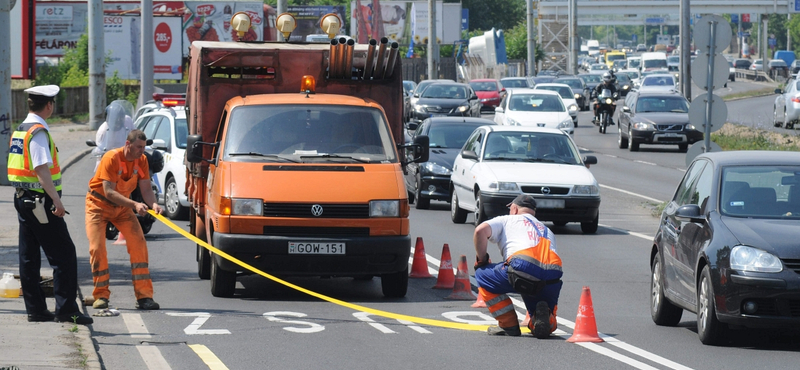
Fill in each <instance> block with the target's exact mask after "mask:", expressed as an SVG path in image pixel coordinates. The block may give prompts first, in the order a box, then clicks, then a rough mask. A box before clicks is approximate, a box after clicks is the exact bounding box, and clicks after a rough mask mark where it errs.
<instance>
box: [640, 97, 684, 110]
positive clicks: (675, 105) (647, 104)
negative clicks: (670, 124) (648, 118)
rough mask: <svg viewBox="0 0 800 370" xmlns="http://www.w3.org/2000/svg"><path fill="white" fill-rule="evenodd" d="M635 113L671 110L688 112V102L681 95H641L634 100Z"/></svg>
mask: <svg viewBox="0 0 800 370" xmlns="http://www.w3.org/2000/svg"><path fill="white" fill-rule="evenodd" d="M636 112H637V113H653V112H671V113H689V104H688V103H687V102H686V99H684V98H681V97H660V96H647V97H641V98H639V100H638V101H637V102H636Z"/></svg>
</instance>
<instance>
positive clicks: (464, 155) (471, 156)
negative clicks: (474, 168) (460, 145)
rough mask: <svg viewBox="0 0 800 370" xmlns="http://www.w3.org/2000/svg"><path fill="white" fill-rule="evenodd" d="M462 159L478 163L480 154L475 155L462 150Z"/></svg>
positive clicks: (470, 151)
mask: <svg viewBox="0 0 800 370" xmlns="http://www.w3.org/2000/svg"><path fill="white" fill-rule="evenodd" d="M461 158H464V159H472V160H475V161H477V160H478V153H475V152H474V151H472V150H462V151H461Z"/></svg>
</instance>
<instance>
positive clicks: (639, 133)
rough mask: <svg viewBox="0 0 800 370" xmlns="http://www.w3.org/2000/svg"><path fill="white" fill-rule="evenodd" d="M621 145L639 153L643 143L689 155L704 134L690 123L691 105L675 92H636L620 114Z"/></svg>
mask: <svg viewBox="0 0 800 370" xmlns="http://www.w3.org/2000/svg"><path fill="white" fill-rule="evenodd" d="M618 130H619V132H618V138H617V144H618V145H619V148H620V149H625V148H628V149H630V151H632V152H635V151H637V150H639V144H662V145H677V146H678V149H679V150H680V151H682V152H685V151H686V150H687V149H688V148H689V145H691V144H693V143H695V142H698V141H700V140H703V132H701V131H699V130H697V128H696V127H695V126H694V125H692V124H691V122H689V102H688V101H687V100H686V98H684V97H683V96H681V95H679V94H675V93H655V92H653V93H647V92H638V91H633V92H631V93H630V94H628V96H627V97H625V105H624V106H623V107H622V111H621V112H620V113H619V126H618Z"/></svg>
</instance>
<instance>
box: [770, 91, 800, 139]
mask: <svg viewBox="0 0 800 370" xmlns="http://www.w3.org/2000/svg"><path fill="white" fill-rule="evenodd" d="M775 93H776V94H780V95H778V97H776V98H775V104H774V105H773V106H772V112H773V114H772V124H773V125H774V126H775V127H781V126H783V127H786V128H788V129H794V124H795V123H796V122H797V120H798V119H800V80H797V79H792V80H789V81H787V82H786V90H781V89H775Z"/></svg>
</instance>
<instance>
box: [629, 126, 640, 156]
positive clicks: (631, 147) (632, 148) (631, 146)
mask: <svg viewBox="0 0 800 370" xmlns="http://www.w3.org/2000/svg"><path fill="white" fill-rule="evenodd" d="M628 150H630V151H632V152H638V151H639V143H637V142H635V141H633V134H632V133H631V130H630V128H629V129H628Z"/></svg>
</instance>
